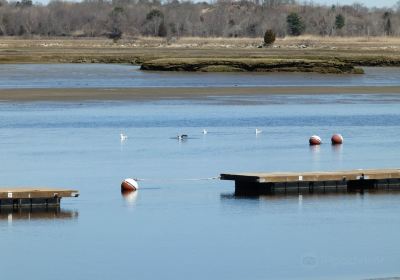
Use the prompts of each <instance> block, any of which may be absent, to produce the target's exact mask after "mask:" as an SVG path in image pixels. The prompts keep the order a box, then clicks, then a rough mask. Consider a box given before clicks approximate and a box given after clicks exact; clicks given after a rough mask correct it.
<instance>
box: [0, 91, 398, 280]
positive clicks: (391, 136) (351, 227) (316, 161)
mask: <svg viewBox="0 0 400 280" xmlns="http://www.w3.org/2000/svg"><path fill="white" fill-rule="evenodd" d="M399 107H400V96H395V95H392V96H385V95H383V96H380V95H339V96H336V97H332V96H307V95H304V96H286V95H281V96H266V97H261V96H247V97H232V98H229V97H209V98H204V99H200V100H196V101H193V100H164V101H148V102H146V101H140V102H135V101H129V102H111V101H110V102H83V103H57V102H31V103H7V102H3V103H0V166H1V169H0V181H1V185H3V186H55V187H66V188H77V189H79V190H80V193H81V196H80V197H79V198H76V199H72V198H71V199H64V200H63V202H62V209H61V211H62V213H61V214H59V216H58V217H59V218H55V217H54V216H57V215H53V214H52V213H51V212H50V213H48V212H47V213H39V214H38V213H32V214H30V216H29V215H28V214H21V215H18V214H13V215H10V214H9V213H4V212H2V213H0V237H1V238H0V248H1V250H2V252H3V254H1V257H0V268H1V271H2V277H4V279H22V278H27V277H30V278H32V279H45V280H47V279H49V280H50V279H60V280H70V279H188V278H189V279H366V278H373V277H384V276H399V275H400V269H399V266H398V263H399V260H400V252H399V250H398V247H399V245H400V243H399V242H400V241H399V238H398V233H399V231H400V216H399V214H398V213H399V211H400V193H398V194H397V193H383V194H375V195H373V194H364V195H360V194H352V195H314V196H309V195H304V196H303V197H302V199H300V198H299V197H298V196H286V197H283V196H273V197H260V198H259V199H250V198H241V199H239V198H235V197H234V196H233V195H232V194H233V190H234V188H233V183H232V182H227V181H217V180H208V181H182V180H177V179H180V178H205V177H213V176H216V175H218V174H219V173H222V172H230V171H291V170H302V171H307V170H340V169H350V168H384V167H398V166H399V156H400V148H399V146H400V110H399ZM256 127H257V128H260V129H262V130H263V133H262V134H260V135H258V136H256V135H255V133H254V131H255V128H256ZM203 128H206V129H207V130H208V131H209V133H208V134H207V135H203V134H202V130H203ZM120 132H124V133H126V134H127V135H128V137H129V138H128V139H127V140H126V141H125V142H123V143H121V142H120V139H119V133H120ZM335 132H340V133H342V134H343V136H344V138H345V143H344V145H343V146H342V147H339V148H333V147H331V145H330V144H329V143H328V142H329V138H330V136H331V134H332V133H335ZM178 133H186V134H188V135H189V136H190V138H191V139H188V140H187V141H185V142H179V141H177V140H176V139H171V137H174V136H175V135H176V134H178ZM312 134H318V135H320V136H321V137H322V138H323V140H325V142H326V144H323V145H321V147H319V148H317V149H311V148H310V147H309V146H308V142H307V141H308V137H309V136H310V135H312ZM126 177H139V178H147V179H149V180H148V181H143V182H141V183H140V184H141V185H140V186H141V189H140V190H139V191H138V192H136V193H134V195H133V196H131V197H127V198H125V197H123V196H121V194H120V182H121V181H122V180H123V179H124V178H126ZM151 179H152V180H151Z"/></svg>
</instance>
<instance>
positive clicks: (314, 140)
mask: <svg viewBox="0 0 400 280" xmlns="http://www.w3.org/2000/svg"><path fill="white" fill-rule="evenodd" d="M308 142H309V143H310V145H311V146H314V145H320V144H321V143H322V140H321V137H319V136H317V135H313V136H311V137H310V140H308Z"/></svg>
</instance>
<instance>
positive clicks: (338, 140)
mask: <svg viewBox="0 0 400 280" xmlns="http://www.w3.org/2000/svg"><path fill="white" fill-rule="evenodd" d="M331 141H332V145H340V144H343V136H342V135H341V134H333V135H332V138H331Z"/></svg>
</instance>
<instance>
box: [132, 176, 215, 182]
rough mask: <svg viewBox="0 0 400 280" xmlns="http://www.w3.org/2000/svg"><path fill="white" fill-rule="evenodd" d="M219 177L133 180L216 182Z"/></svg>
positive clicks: (139, 179)
mask: <svg viewBox="0 0 400 280" xmlns="http://www.w3.org/2000/svg"><path fill="white" fill-rule="evenodd" d="M218 179H220V176H216V177H205V178H175V179H160V178H157V179H154V178H134V180H135V181H137V182H143V181H149V182H175V181H208V180H218Z"/></svg>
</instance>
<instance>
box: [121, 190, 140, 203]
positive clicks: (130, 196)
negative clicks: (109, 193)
mask: <svg viewBox="0 0 400 280" xmlns="http://www.w3.org/2000/svg"><path fill="white" fill-rule="evenodd" d="M121 195H122V197H123V199H124V200H125V202H126V204H127V205H128V206H133V205H135V203H136V200H137V197H138V191H133V192H132V191H122V192H121Z"/></svg>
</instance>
